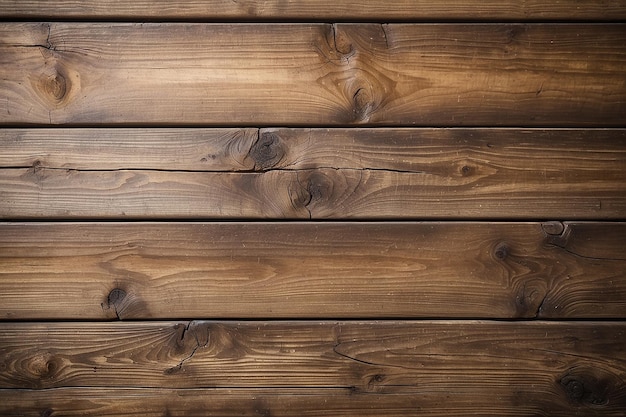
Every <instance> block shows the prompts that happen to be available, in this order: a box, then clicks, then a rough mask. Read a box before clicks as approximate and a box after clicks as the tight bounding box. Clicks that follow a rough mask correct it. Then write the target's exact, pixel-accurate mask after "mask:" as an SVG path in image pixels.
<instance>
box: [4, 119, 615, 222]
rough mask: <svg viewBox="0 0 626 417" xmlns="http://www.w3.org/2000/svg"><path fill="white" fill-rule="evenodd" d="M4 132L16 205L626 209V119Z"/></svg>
mask: <svg viewBox="0 0 626 417" xmlns="http://www.w3.org/2000/svg"><path fill="white" fill-rule="evenodd" d="M0 145H1V146H2V147H3V149H4V153H3V154H2V155H1V156H0V197H1V198H0V216H1V217H4V218H11V219H17V218H116V217H118V218H119V217H126V218H129V217H130V218H163V217H176V218H237V219H241V218H281V219H293V218H299V219H308V218H315V219H319V218H335V219H341V218H353V219H376V218H405V219H415V218H419V219H426V218H431V219H432V218H443V217H453V218H474V219H498V218H499V219H532V218H551V217H552V218H560V217H567V218H570V219H576V218H582V219H587V218H603V219H621V218H623V215H624V213H625V212H626V131H625V130H623V129H599V130H572V129H549V130H537V129H525V130H521V129H262V130H261V132H260V133H259V132H257V130H256V129H242V130H239V129H105V130H99V129H5V130H3V131H0ZM2 168H4V169H2Z"/></svg>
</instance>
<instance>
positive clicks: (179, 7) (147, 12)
mask: <svg viewBox="0 0 626 417" xmlns="http://www.w3.org/2000/svg"><path fill="white" fill-rule="evenodd" d="M0 18H11V19H24V18H26V19H43V20H48V19H58V18H61V19H66V18H71V19H99V20H101V19H115V20H119V19H122V20H130V19H133V20H145V19H158V20H163V19H168V20H172V19H174V20H198V19H201V20H219V19H237V20H278V19H280V20H285V19H289V20H290V19H306V20H328V19H332V20H335V21H336V20H360V21H363V20H374V21H385V22H388V21H393V20H409V19H413V20H446V21H449V20H464V21H467V20H483V21H484V20H499V21H502V20H550V19H558V20H566V19H567V20H577V19H580V20H598V21H606V20H619V19H626V4H625V3H624V2H623V1H622V0H608V1H606V0H605V1H598V0H561V1H558V2H546V1H542V0H525V1H519V0H386V1H384V2H382V1H380V0H342V1H340V2H337V1H330V0H299V1H297V2H292V1H288V2H285V1H281V0H269V1H268V0H263V1H261V0H238V1H232V0H182V1H181V0H178V1H176V3H175V4H173V3H172V2H171V1H169V0H135V1H132V2H130V1H120V0H100V1H97V2H93V1H88V0H65V1H64V0H54V1H51V0H3V1H2V2H0Z"/></svg>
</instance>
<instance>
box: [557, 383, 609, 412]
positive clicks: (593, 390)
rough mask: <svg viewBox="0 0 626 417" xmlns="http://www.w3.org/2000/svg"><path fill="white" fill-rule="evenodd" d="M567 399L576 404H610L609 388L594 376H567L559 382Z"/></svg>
mask: <svg viewBox="0 0 626 417" xmlns="http://www.w3.org/2000/svg"><path fill="white" fill-rule="evenodd" d="M559 382H560V385H561V388H563V390H564V391H565V395H567V398H568V399H569V400H570V401H571V402H573V403H576V404H589V405H594V406H603V405H606V404H608V402H609V401H608V391H609V386H608V383H607V382H606V381H601V380H598V379H597V378H595V377H593V376H592V375H566V376H564V377H563V378H561V380H560V381H559Z"/></svg>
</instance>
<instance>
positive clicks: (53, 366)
mask: <svg viewBox="0 0 626 417" xmlns="http://www.w3.org/2000/svg"><path fill="white" fill-rule="evenodd" d="M61 367H62V366H61V363H60V360H59V359H57V358H55V357H53V356H51V355H48V354H46V355H38V356H35V357H34V358H32V360H31V362H30V366H29V371H30V373H31V374H33V375H34V376H35V377H37V379H38V380H46V379H53V378H54V377H55V376H56V375H57V374H58V372H59V370H60V369H61Z"/></svg>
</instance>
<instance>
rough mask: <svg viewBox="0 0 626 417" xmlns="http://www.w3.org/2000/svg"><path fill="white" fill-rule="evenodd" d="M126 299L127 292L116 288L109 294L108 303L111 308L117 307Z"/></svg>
mask: <svg viewBox="0 0 626 417" xmlns="http://www.w3.org/2000/svg"><path fill="white" fill-rule="evenodd" d="M124 298H126V291H124V290H122V289H120V288H114V289H112V290H111V292H110V293H109V296H108V298H107V302H108V304H109V306H115V305H118V304H119V303H121V302H122V300H124Z"/></svg>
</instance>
